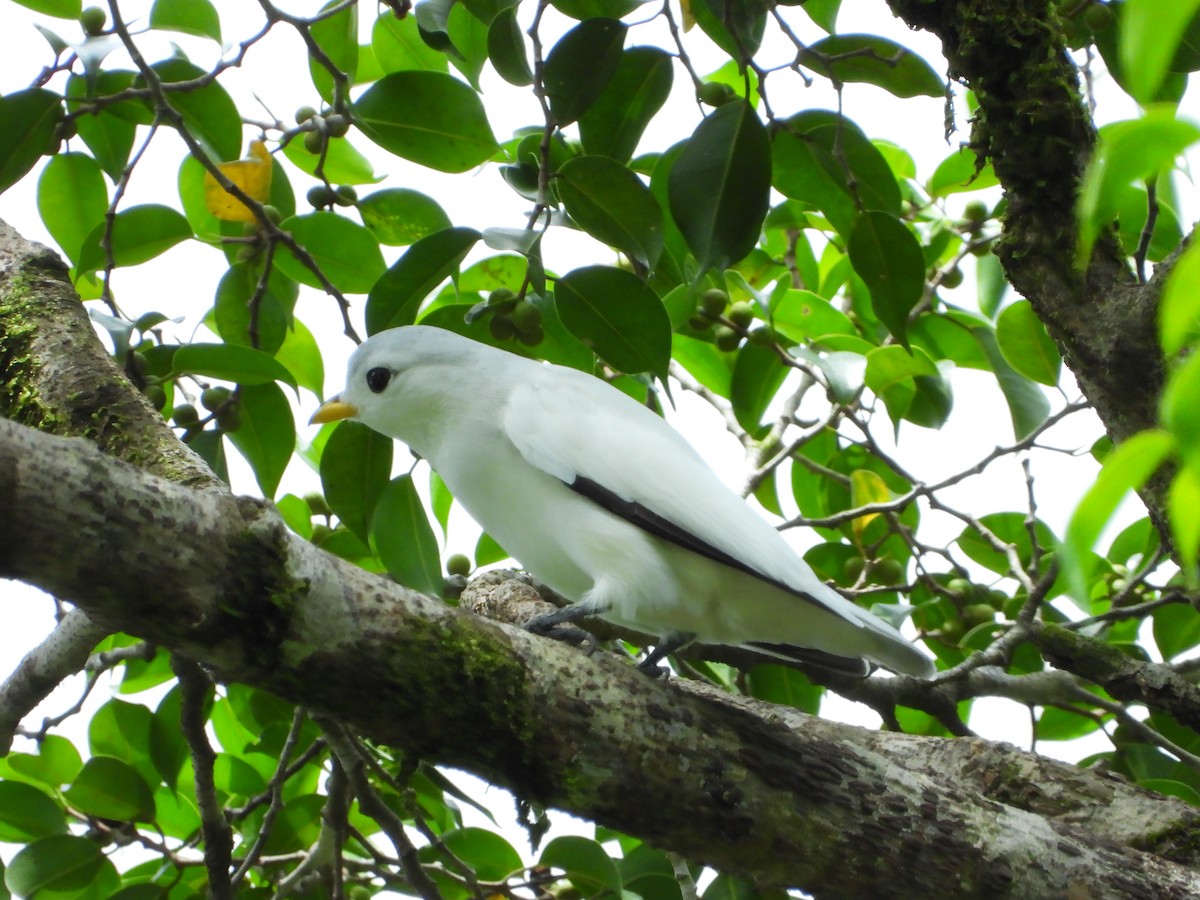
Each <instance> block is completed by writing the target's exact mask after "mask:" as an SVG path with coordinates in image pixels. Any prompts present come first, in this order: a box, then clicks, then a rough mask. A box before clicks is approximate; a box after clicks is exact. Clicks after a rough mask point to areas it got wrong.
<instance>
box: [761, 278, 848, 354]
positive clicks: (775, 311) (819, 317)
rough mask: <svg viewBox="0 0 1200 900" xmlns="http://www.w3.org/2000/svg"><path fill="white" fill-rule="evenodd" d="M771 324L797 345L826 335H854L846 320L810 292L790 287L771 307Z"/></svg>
mask: <svg viewBox="0 0 1200 900" xmlns="http://www.w3.org/2000/svg"><path fill="white" fill-rule="evenodd" d="M771 324H772V325H773V326H774V327H775V329H776V330H777V331H778V332H779V333H780V334H782V335H784V336H785V337H787V338H789V339H790V340H793V341H796V342H797V343H800V342H804V341H814V340H816V339H817V338H820V337H823V336H825V335H828V334H856V333H857V329H855V327H854V323H853V322H851V321H850V319H849V317H848V316H847V315H846V314H845V313H844V312H842V311H841V310H840V309H837V308H836V307H834V306H833V304H831V303H830V302H829V301H828V300H826V299H825V298H824V297H821V296H819V295H817V294H814V293H813V292H812V291H802V290H798V289H796V288H789V289H788V290H787V291H785V292H784V293H783V294H781V295H780V296H779V297H778V298H777V299H776V300H775V302H774V303H772V305H771Z"/></svg>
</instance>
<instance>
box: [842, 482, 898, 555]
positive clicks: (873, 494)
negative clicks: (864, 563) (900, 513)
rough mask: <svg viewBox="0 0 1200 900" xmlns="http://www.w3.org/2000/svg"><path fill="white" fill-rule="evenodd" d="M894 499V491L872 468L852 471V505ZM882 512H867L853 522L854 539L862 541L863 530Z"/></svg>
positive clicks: (864, 504)
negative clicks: (890, 489) (889, 488)
mask: <svg viewBox="0 0 1200 900" xmlns="http://www.w3.org/2000/svg"><path fill="white" fill-rule="evenodd" d="M891 499H892V492H891V491H889V490H888V486H887V484H886V483H885V482H884V480H883V479H882V478H881V477H879V475H878V474H877V473H875V472H872V471H871V470H870V469H855V470H854V471H853V472H851V473H850V506H851V507H858V506H866V505H867V504H868V503H887V501H889V500H891ZM879 515H880V513H867V514H866V515H865V516H859V517H858V518H856V519H854V520H853V522H851V525H850V527H851V530H852V531H853V532H854V540H855V541H856V542H859V543H861V541H862V536H863V532H864V531H866V528H867V526H868V525H870V524H871V522H872V521H873V520H875V519H876V518H878V517H879Z"/></svg>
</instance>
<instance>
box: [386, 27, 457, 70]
mask: <svg viewBox="0 0 1200 900" xmlns="http://www.w3.org/2000/svg"><path fill="white" fill-rule="evenodd" d="M371 49H372V50H373V51H374V53H375V59H376V60H377V61H378V62H379V65H380V68H382V69H383V71H384V72H389V73H390V72H401V71H408V70H428V71H430V72H445V71H446V55H445V54H444V53H439V52H438V51H437V50H434V49H433V48H432V47H430V46H429V45H428V44H426V43H425V42H424V41H423V40H421V34H420V30H419V28H418V26H417V19H416V16H405V17H404V18H403V19H401V18H397V17H396V16H390V15H383V16H380V17H379V18H377V19H376V20H375V24H374V25H373V26H371Z"/></svg>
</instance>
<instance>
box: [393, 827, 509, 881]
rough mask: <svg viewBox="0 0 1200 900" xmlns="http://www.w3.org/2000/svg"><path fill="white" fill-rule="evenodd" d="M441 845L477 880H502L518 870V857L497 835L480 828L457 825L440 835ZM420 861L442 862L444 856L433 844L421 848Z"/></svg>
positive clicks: (419, 852)
mask: <svg viewBox="0 0 1200 900" xmlns="http://www.w3.org/2000/svg"><path fill="white" fill-rule="evenodd" d="M441 838H442V846H444V847H445V848H446V850H448V851H449V852H450V853H452V854H454V857H455V858H456V859H459V860H461V861H462V862H464V863H466V864H467V865H468V866H470V867H471V869H472V870H473V871H474V872H475V877H477V878H479V879H480V880H481V881H504V880H505V879H507V878H508V877H509V876H510V875H512V874H513V873H514V872H518V871H520V870H521V869H522V863H521V856H520V854H518V853H517V851H516V850H514V849H513V848H512V845H511V844H509V843H508V841H506V840H505V839H504V838H503V837H501V836H500V835H499V834H496V833H494V832H491V831H487V830H485V829H483V828H459V829H456V830H454V831H450V832H447V833H446V834H443V835H442V836H441ZM417 855H418V858H419V859H420V860H421V862H432V861H434V860H440V861H443V864H446V858H445V856H444V855H443V854H442V852H441V850H440V849H439V848H437V847H422V848H421V849H420V850H419V851H418V853H417Z"/></svg>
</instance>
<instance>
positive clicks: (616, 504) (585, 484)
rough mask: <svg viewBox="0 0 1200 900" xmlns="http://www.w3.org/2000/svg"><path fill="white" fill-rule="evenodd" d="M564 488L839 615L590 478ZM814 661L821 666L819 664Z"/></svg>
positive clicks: (836, 667)
mask: <svg viewBox="0 0 1200 900" xmlns="http://www.w3.org/2000/svg"><path fill="white" fill-rule="evenodd" d="M567 487H569V488H570V489H571V490H573V491H575V493H577V494H580V495H582V496H584V497H587V498H588V499H589V500H591V501H592V502H593V503H595V504H596V505H598V506H600V507H602V508H603V509H606V510H608V511H609V512H610V513H612V514H613V515H614V516H618V517H619V518H622V519H624V520H625V521H626V522H629V523H630V524H631V525H636V526H637V527H638V528H640V529H642V530H643V531H645V532H647V533H649V534H652V535H654V536H655V537H659V538H662V539H663V540H664V541H670V542H671V543H672V544H675V545H676V546H679V547H683V548H684V549H685V550H691V551H692V552H693V553H698V554H700V555H701V556H703V557H706V558H708V559H711V560H712V561H713V562H719V563H721V564H722V565H725V566H729V567H730V568H731V569H737V570H738V571H739V572H745V573H746V574H747V575H750V576H752V577H754V578H757V579H758V580H759V581H763V582H766V583H767V584H769V585H772V586H774V587H777V588H779V589H780V590H781V591H785V592H787V593H789V594H791V595H792V596H793V597H798V598H799V599H801V600H804V601H805V602H807V603H811V604H812V605H813V606H816V607H818V608H819V609H823V610H824V611H825V612H827V613H830V614H831V615H835V616H838V615H840V614H839V613H837V612H835V611H834V610H832V609H830V608H829V607H828V606H826V605H825V604H824V603H822V602H821V601H820V600H818V599H817V598H816V597H812V596H810V595H808V594H805V593H802V592H801V591H797V590H796V589H795V588H793V587H791V586H790V585H787V584H784V583H783V582H782V581H777V580H776V579H774V578H770V577H768V576H766V575H764V574H763V573H762V572H759V571H758V570H757V569H753V568H751V567H750V566H748V565H746V564H745V563H744V562H742V561H741V560H740V559H735V558H734V557H732V556H730V555H729V554H728V553H725V552H724V551H723V550H720V549H718V548H716V547H714V546H713V545H712V544H710V543H708V542H707V541H704V540H701V539H700V538H698V537H697V536H696V535H694V534H692V533H691V532H690V531H686V530H684V529H683V528H680V527H679V526H678V525H676V524H675V523H674V522H672V521H670V520H669V519H665V518H663V517H662V516H660V515H659V514H658V513H656V512H654V511H653V510H651V509H647V508H646V507H644V506H642V504H640V503H637V502H635V501H633V500H626V499H624V498H623V497H620V496H618V495H617V494H615V493H613V492H612V491H610V490H609V489H608V488H606V487H604V486H603V485H601V484H598V483H596V482H595V481H592V480H591V479H590V478H584V477H583V476H582V475H576V476H575V480H574V481H572V482H570V483H569V484H567ZM764 646H771V647H775V646H779V647H784V646H788V647H790V645H784V644H779V645H764ZM791 650H792V651H794V652H792V653H781V654H780V655H782V656H788V657H793V656H796V654H797V653H804V654H820V651H817V650H806V649H803V648H791ZM775 652H779V651H775ZM822 655H824V656H828V657H829V658H830V659H834V660H840V661H841V665H825V668H832V669H834V670H835V671H846V665H847V664H848V663H849V659H847V658H846V657H835V656H833V655H832V654H822ZM797 658H800V659H803V658H804V657H799V656H798V657H797ZM816 664H817V665H822V664H821V663H816Z"/></svg>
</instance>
